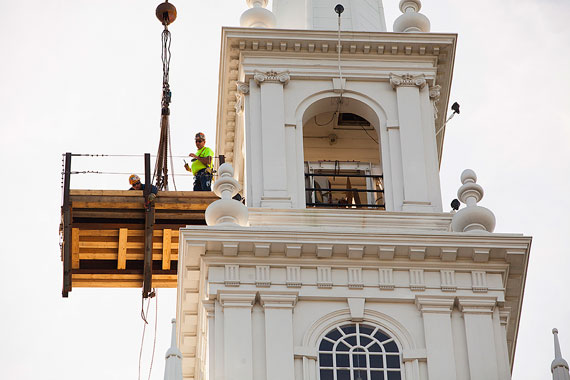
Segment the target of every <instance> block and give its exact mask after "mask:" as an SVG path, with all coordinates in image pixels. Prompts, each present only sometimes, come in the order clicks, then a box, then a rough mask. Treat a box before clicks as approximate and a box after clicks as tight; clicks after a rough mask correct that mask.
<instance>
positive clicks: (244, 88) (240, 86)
mask: <svg viewBox="0 0 570 380" xmlns="http://www.w3.org/2000/svg"><path fill="white" fill-rule="evenodd" d="M236 90H237V92H238V93H240V94H249V83H246V82H240V81H238V82H236Z"/></svg>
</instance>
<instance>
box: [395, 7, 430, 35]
mask: <svg viewBox="0 0 570 380" xmlns="http://www.w3.org/2000/svg"><path fill="white" fill-rule="evenodd" d="M421 8H422V2H421V1H420V0H400V10H401V11H402V14H401V15H400V17H398V18H397V19H396V21H394V32H396V33H414V32H425V33H427V32H429V31H430V29H431V25H430V22H429V19H428V18H427V17H426V16H425V15H423V14H421V13H419V12H420V9H421Z"/></svg>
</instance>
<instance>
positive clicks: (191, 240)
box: [177, 0, 531, 380]
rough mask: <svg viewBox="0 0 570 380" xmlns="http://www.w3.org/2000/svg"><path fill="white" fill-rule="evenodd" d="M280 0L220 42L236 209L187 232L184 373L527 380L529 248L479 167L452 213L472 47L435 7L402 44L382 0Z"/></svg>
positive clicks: (213, 208)
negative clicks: (455, 83)
mask: <svg viewBox="0 0 570 380" xmlns="http://www.w3.org/2000/svg"><path fill="white" fill-rule="evenodd" d="M267 4H268V1H267V0H247V5H248V6H249V9H248V10H246V11H245V12H244V14H243V15H242V17H241V27H226V28H223V30H222V46H221V61H220V78H219V81H220V82H219V93H218V96H219V103H218V123H217V147H216V149H217V153H219V154H223V155H225V157H226V164H224V165H222V166H220V169H219V171H218V178H217V180H216V182H215V184H214V191H215V192H216V194H217V195H218V196H220V197H221V199H220V200H218V201H216V202H214V203H212V204H211V205H210V206H209V207H208V209H207V210H206V221H207V224H208V225H207V226H187V227H186V228H182V229H181V230H180V237H179V241H180V247H179V252H180V256H179V265H178V305H177V321H178V326H177V336H178V346H179V347H180V350H181V352H182V357H183V375H184V378H185V379H208V380H377V379H378V380H399V379H405V380H428V379H429V380H435V379H437V380H452V379H465V380H490V379H501V380H507V379H510V373H511V366H512V362H513V358H514V352H515V346H516V337H517V331H518V326H519V318H520V313H521V305H522V297H523V291H524V283H525V278H526V272H527V265H528V255H529V251H530V244H531V238H530V237H525V236H522V235H520V234H505V233H494V232H493V230H494V225H495V216H494V215H493V213H492V212H491V211H490V210H488V209H486V208H484V207H481V206H479V205H478V202H479V201H480V200H481V198H482V197H483V189H482V187H481V186H480V185H479V184H477V176H476V174H475V173H474V172H473V171H471V170H465V171H464V172H463V173H462V174H461V176H460V178H458V180H459V179H460V180H461V186H460V187H459V190H458V198H459V200H460V201H461V202H463V203H464V204H465V206H464V207H462V208H460V209H459V211H458V212H455V211H452V212H447V211H445V210H444V209H443V206H442V201H441V190H440V180H439V166H440V161H441V156H442V149H443V139H444V135H445V120H446V119H447V117H448V115H447V109H448V104H449V94H450V89H451V78H452V74H453V64H454V59H455V51H456V39H457V36H456V35H455V34H442V33H430V23H429V20H428V19H427V17H426V16H424V15H423V14H422V13H420V11H421V2H420V1H419V0H402V1H400V10H401V11H402V15H401V16H400V17H399V18H398V19H396V21H395V23H394V26H393V29H394V32H387V31H386V25H385V20H384V13H383V4H382V1H381V0H359V1H355V0H350V1H348V0H346V1H344V2H343V4H342V5H343V6H342V7H338V6H336V4H337V2H336V1H330V0H274V1H273V10H272V11H271V10H269V9H267ZM339 25H340V26H339ZM459 174H460V173H458V177H459ZM482 174H484V173H482ZM458 185H459V181H458ZM238 192H239V194H240V195H241V196H242V197H243V198H245V200H244V201H243V203H242V202H240V201H237V200H235V199H233V197H234V196H235V195H236V194H237V193H238Z"/></svg>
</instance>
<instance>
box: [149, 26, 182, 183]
mask: <svg viewBox="0 0 570 380" xmlns="http://www.w3.org/2000/svg"><path fill="white" fill-rule="evenodd" d="M171 43H172V39H171V35H170V31H169V30H168V26H167V25H166V24H165V25H164V30H163V31H162V52H161V59H162V102H161V106H162V110H161V115H162V116H161V118H160V141H159V144H158V154H157V157H156V163H155V167H154V175H153V182H154V181H155V179H156V182H155V184H156V187H157V188H158V189H159V190H168V154H169V152H170V156H171V157H170V160H171V161H172V147H171V146H170V120H169V118H170V108H169V106H170V101H171V98H172V93H171V91H170V85H169V84H168V80H169V76H170V74H169V73H170V58H171V53H170V46H171ZM172 165H173V164H172V162H171V166H172ZM172 168H173V167H172ZM172 171H173V172H174V168H173V169H172ZM174 187H175V188H176V185H174Z"/></svg>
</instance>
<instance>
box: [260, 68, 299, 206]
mask: <svg viewBox="0 0 570 380" xmlns="http://www.w3.org/2000/svg"><path fill="white" fill-rule="evenodd" d="M253 78H254V80H255V81H256V82H257V84H258V85H259V86H260V88H261V147H259V149H261V151H262V162H261V165H262V173H263V195H262V198H261V207H276V208H290V207H291V206H292V205H291V196H290V195H289V193H288V189H287V164H288V163H287V160H286V157H287V152H286V144H285V104H284V96H283V86H284V85H285V84H287V82H289V73H286V72H282V73H276V72H273V71H270V72H267V73H261V72H256V73H255V75H254V77H253ZM254 149H255V147H254ZM294 164H295V163H294V162H292V163H289V165H294ZM254 175H255V174H254Z"/></svg>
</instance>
